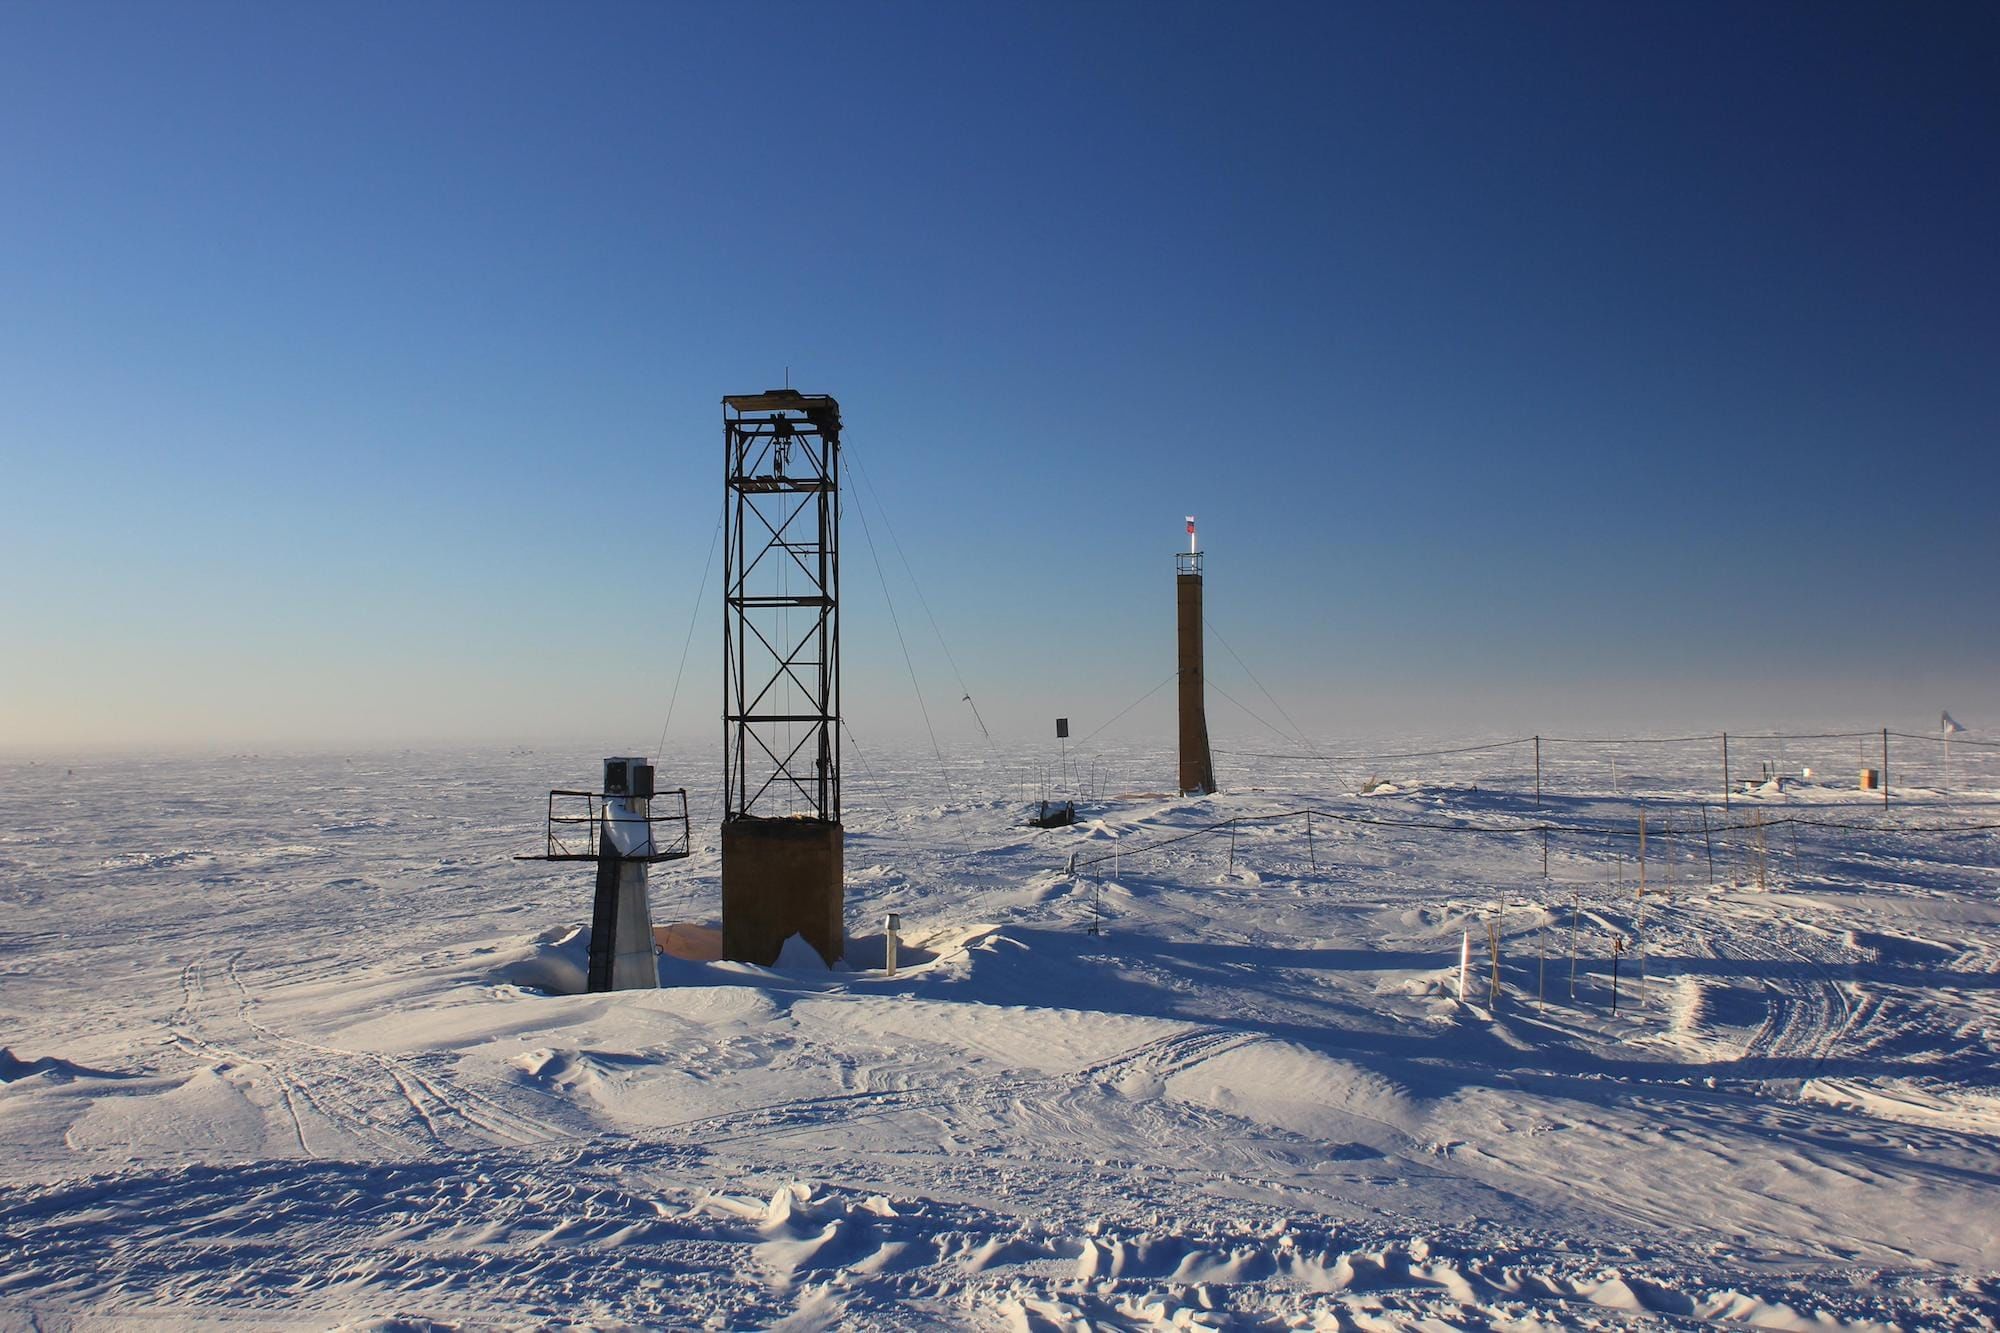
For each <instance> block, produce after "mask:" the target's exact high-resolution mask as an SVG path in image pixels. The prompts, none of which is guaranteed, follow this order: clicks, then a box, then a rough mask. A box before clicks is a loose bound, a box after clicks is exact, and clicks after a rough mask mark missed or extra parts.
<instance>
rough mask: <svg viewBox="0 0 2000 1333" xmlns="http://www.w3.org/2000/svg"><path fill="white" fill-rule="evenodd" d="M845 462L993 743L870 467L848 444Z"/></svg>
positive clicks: (961, 694) (960, 690) (981, 728)
mask: <svg viewBox="0 0 2000 1333" xmlns="http://www.w3.org/2000/svg"><path fill="white" fill-rule="evenodd" d="M842 461H843V462H845V463H846V464H847V465H848V472H849V475H850V476H859V477H860V478H861V484H862V485H864V486H866V487H867V488H868V493H869V494H870V495H872V496H874V497H875V512H876V513H877V514H880V515H881V516H882V530H883V531H884V532H887V533H888V534H889V544H890V545H891V546H892V547H894V548H895V551H896V558H897V559H898V560H900V561H902V562H903V572H904V573H905V574H907V575H909V578H910V587H911V588H913V589H915V590H916V594H917V605H918V606H921V607H922V608H923V609H924V619H926V620H928V621H929V622H930V625H931V633H932V634H935V635H936V636H937V641H938V647H940V648H942V649H943V650H944V660H945V661H946V662H949V663H950V664H951V675H952V679H953V680H955V681H957V682H958V693H959V698H960V701H961V702H962V703H965V704H968V705H970V706H971V708H972V720H973V722H974V723H975V724H977V725H978V727H979V734H980V735H981V736H982V737H984V738H985V740H986V743H987V745H989V746H990V745H992V744H993V735H992V733H991V732H989V731H987V730H986V719H985V718H983V717H981V716H979V705H978V704H976V703H973V701H972V688H971V687H970V686H968V685H967V684H966V683H965V673H964V672H962V671H960V670H959V669H958V658H957V657H955V656H953V655H952V651H951V645H950V644H948V643H946V642H945V639H944V630H942V629H940V628H939V627H938V622H937V617H936V616H935V615H933V614H932V613H931V602H930V598H928V597H926V596H924V585H923V584H922V583H920V582H918V580H917V571H916V569H915V567H914V566H912V565H911V564H910V557H909V556H907V555H905V554H904V553H903V543H902V539H901V538H899V537H897V536H896V524H895V522H894V521H893V520H892V519H890V517H889V507H888V506H887V505H885V504H883V503H882V493H881V492H880V491H878V490H876V489H875V483H874V481H873V480H871V479H870V478H869V476H868V469H867V468H865V467H863V466H862V465H861V459H860V456H859V455H857V454H855V453H854V452H853V446H851V445H850V446H849V447H848V452H847V453H846V454H844V455H843V456H842ZM855 498H856V500H857V501H858V500H859V499H860V494H859V492H856V496H855ZM861 527H862V532H863V534H864V535H866V533H867V529H868V520H867V519H865V518H864V519H862V521H861ZM869 550H870V552H871V553H872V552H873V550H874V544H873V542H871V543H870V544H869Z"/></svg>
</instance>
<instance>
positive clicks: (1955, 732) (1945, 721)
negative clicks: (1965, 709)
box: [1938, 713, 1965, 736]
mask: <svg viewBox="0 0 2000 1333" xmlns="http://www.w3.org/2000/svg"><path fill="white" fill-rule="evenodd" d="M1938 730H1939V731H1942V732H1943V733H1944V734H1945V735H1947V736H1960V735H1963V734H1964V733H1965V727H1964V725H1963V724H1962V723H1960V722H1959V720H1958V719H1957V718H1955V717H1953V716H1952V715H1951V714H1950V713H1939V714H1938Z"/></svg>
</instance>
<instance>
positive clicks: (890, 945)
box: [882, 912, 903, 977]
mask: <svg viewBox="0 0 2000 1333" xmlns="http://www.w3.org/2000/svg"><path fill="white" fill-rule="evenodd" d="M902 928H903V915H902V913H900V912H891V913H889V915H888V917H887V918H886V919H884V920H883V922H882V947H883V950H884V953H883V957H884V959H885V960H886V966H885V970H886V971H887V972H888V973H889V975H890V976H892V977H893V976H895V975H896V943H897V940H896V936H897V933H898V932H899V931H901V930H902Z"/></svg>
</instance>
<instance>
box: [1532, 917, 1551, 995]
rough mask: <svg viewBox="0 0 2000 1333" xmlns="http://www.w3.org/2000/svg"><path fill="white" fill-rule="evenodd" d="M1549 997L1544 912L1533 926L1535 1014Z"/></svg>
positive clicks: (1547, 950)
mask: <svg viewBox="0 0 2000 1333" xmlns="http://www.w3.org/2000/svg"><path fill="white" fill-rule="evenodd" d="M1548 996H1549V923H1548V920H1547V913H1546V911H1545V912H1544V913H1543V920H1542V921H1540V922H1539V923H1537V924H1536V926H1535V1013H1536V1014H1538V1015H1539V1014H1540V1013H1541V1012H1542V1009H1543V1007H1544V1006H1546V1005H1547V1004H1548Z"/></svg>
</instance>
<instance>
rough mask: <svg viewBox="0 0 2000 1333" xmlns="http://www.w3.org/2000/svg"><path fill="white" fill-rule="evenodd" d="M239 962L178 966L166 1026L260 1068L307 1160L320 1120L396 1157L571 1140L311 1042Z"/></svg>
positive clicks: (409, 1071)
mask: <svg viewBox="0 0 2000 1333" xmlns="http://www.w3.org/2000/svg"><path fill="white" fill-rule="evenodd" d="M241 958H242V953H241V951H238V952H236V953H233V954H229V955H226V956H224V957H223V958H222V959H221V962H220V966H218V965H217V959H216V957H215V956H214V955H204V956H202V957H200V958H197V959H195V960H193V961H191V962H190V963H188V964H187V965H186V966H185V967H184V968H183V969H182V970H181V1004H180V1007H179V1008H178V1009H176V1010H175V1011H174V1014H173V1015H172V1017H171V1018H170V1019H169V1022H168V1027H169V1031H170V1032H171V1033H172V1036H173V1038H174V1040H175V1042H176V1043H177V1044H179V1045H180V1046H181V1048H182V1049H184V1050H186V1051H188V1052H189V1053H190V1054H193V1055H195V1056H196V1057H197V1058H200V1059H205V1060H209V1061H223V1062H233V1063H240V1064H244V1065H250V1066H255V1067H257V1068H259V1069H262V1070H264V1071H265V1072H266V1073H267V1074H268V1075H269V1076H270V1078H271V1081H272V1083H273V1084H274V1085H275V1086H276V1088H277V1089H278V1093H279V1098H280V1101H281V1103H282V1105H283V1106H284V1108H285V1110H286V1113H287V1115H288V1116H289V1118H290V1121H291V1126H292V1129H293V1131H294V1136H295V1137H296V1139H297V1141H298V1144H299V1149H300V1151H301V1152H302V1153H304V1154H305V1155H306V1156H309V1157H315V1156H322V1155H324V1154H323V1153H322V1152H321V1151H319V1150H318V1149H316V1148H315V1147H314V1144H313V1140H314V1138H315V1137H318V1136H316V1135H314V1134H312V1133H310V1132H309V1131H308V1128H307V1125H308V1123H309V1121H311V1120H314V1119H317V1120H319V1121H322V1122H324V1124H325V1125H326V1127H327V1128H328V1130H330V1131H331V1132H332V1134H333V1135H335V1136H339V1137H345V1138H348V1139H351V1140H354V1141H357V1142H361V1143H368V1144H372V1145H375V1146H376V1147H378V1148H381V1149H384V1150H387V1151H389V1152H391V1153H393V1154H395V1155H399V1156H401V1155H409V1154H414V1153H422V1152H424V1151H427V1150H428V1149H429V1148H430V1147H433V1146H435V1147H444V1148H450V1147H456V1146H462V1145H463V1143H464V1141H465V1140H467V1139H468V1138H469V1139H470V1140H471V1141H472V1142H473V1143H488V1144H498V1145H502V1146H515V1145H526V1144H536V1143H546V1142H550V1141H554V1140H559V1139H569V1138H573V1137H575V1135H574V1134H572V1133H571V1132H570V1131H569V1130H567V1129H565V1128H563V1127H560V1126H556V1125H551V1124H549V1123H547V1122H545V1121H542V1120H540V1119H538V1118H536V1117H533V1116H530V1115H528V1114H526V1113H524V1112H521V1111H517V1110H515V1109H513V1108H511V1107H508V1106H506V1105H504V1104H502V1103H501V1102H500V1101H498V1100H497V1099H496V1098H494V1097H492V1096H489V1095H488V1094H486V1093H482V1092H478V1091H476V1090H474V1089H470V1088H466V1087H464V1086H462V1085H457V1084H451V1085H447V1083H446V1081H445V1080H443V1079H440V1078H438V1077H435V1076H433V1075H430V1074H427V1073H425V1072H424V1071H422V1070H420V1069H418V1068H417V1067H416V1066H415V1065H414V1064H413V1063H412V1062H410V1061H408V1060H406V1059H402V1058H399V1057H397V1056H393V1055H389V1054H386V1053H383V1052H378V1051H360V1050H351V1049H348V1048H345V1047H339V1046H332V1045H328V1044H326V1043H323V1042H315V1041H309V1040H307V1039H305V1038H301V1037H297V1036H294V1035H292V1034H290V1033H288V1032H284V1031H281V1030H280V1029H278V1028H276V1027H274V1026H272V1025H271V1024H269V1023H266V1022H264V1021H262V1020H261V1019H259V1018H258V1017H257V1016H256V1012H255V1011H256V1009H257V1007H258V1005H259V1000H258V997H257V996H256V994H255V993H253V992H252V990H251V989H250V987H249V985H248V984H247V983H246V982H245V981H244V978H243V975H242V972H241V970H240V966H239V964H240V960H241ZM217 974H219V976H220V979H222V980H224V981H226V982H227V983H228V986H229V995H230V997H231V998H233V1000H234V1004H233V1006H232V1007H231V1008H230V1009H229V1010H225V1011H224V1012H222V1013H220V1014H218V1012H217V1011H218V1008H219V1007H220V1006H219V1005H218V1003H217V1002H216V1001H215V1000H213V999H212V998H211V996H210V985H209V983H210V979H211V977H212V976H215V975H217ZM302 1108H303V1109H302Z"/></svg>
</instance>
